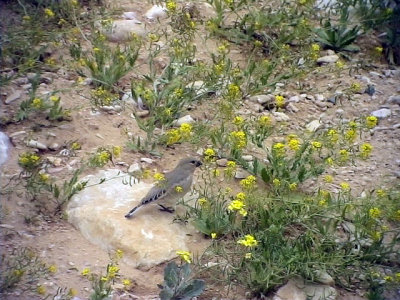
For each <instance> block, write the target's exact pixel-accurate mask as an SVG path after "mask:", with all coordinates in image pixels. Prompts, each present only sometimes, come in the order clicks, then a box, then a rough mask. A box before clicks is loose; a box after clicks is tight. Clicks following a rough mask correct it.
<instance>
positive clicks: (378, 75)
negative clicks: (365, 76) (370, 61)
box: [369, 71, 383, 78]
mask: <svg viewBox="0 0 400 300" xmlns="http://www.w3.org/2000/svg"><path fill="white" fill-rule="evenodd" d="M369 75H371V76H372V77H376V78H379V77H383V76H382V74H379V73H378V72H375V71H371V72H369Z"/></svg>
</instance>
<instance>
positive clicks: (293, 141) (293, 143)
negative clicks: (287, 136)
mask: <svg viewBox="0 0 400 300" xmlns="http://www.w3.org/2000/svg"><path fill="white" fill-rule="evenodd" d="M288 146H289V148H290V149H291V150H293V151H297V150H299V149H300V141H299V140H298V139H291V140H290V141H289V143H288Z"/></svg>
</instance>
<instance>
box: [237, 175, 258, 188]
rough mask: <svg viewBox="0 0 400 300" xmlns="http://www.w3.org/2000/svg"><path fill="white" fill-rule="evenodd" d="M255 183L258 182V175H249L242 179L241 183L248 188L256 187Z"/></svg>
mask: <svg viewBox="0 0 400 300" xmlns="http://www.w3.org/2000/svg"><path fill="white" fill-rule="evenodd" d="M255 184H256V177H255V176H253V175H249V176H247V177H246V178H245V179H242V180H240V185H241V186H242V187H243V188H244V189H247V190H250V189H252V188H254V186H255Z"/></svg>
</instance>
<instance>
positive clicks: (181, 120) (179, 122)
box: [172, 115, 195, 126]
mask: <svg viewBox="0 0 400 300" xmlns="http://www.w3.org/2000/svg"><path fill="white" fill-rule="evenodd" d="M194 122H195V120H194V119H193V118H192V116H191V115H186V116H183V117H181V118H179V119H178V120H175V121H174V122H173V123H172V124H173V125H175V126H181V125H182V124H183V123H188V124H192V123H194Z"/></svg>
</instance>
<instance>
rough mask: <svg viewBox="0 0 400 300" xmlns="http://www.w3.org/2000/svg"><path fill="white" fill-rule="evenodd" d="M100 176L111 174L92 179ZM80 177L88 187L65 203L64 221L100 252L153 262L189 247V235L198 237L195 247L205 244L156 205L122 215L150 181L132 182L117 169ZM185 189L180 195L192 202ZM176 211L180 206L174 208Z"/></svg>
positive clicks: (139, 262)
mask: <svg viewBox="0 0 400 300" xmlns="http://www.w3.org/2000/svg"><path fill="white" fill-rule="evenodd" d="M104 178H105V179H111V178H114V179H112V180H106V181H105V182H103V183H102V184H95V183H98V182H99V181H100V180H101V179H104ZM82 180H89V186H90V185H91V186H90V187H88V188H85V189H84V190H83V191H81V192H79V193H78V194H77V195H75V196H74V197H73V198H72V199H71V201H70V202H69V204H68V207H67V209H66V213H67V215H68V221H69V222H71V223H72V224H73V225H74V226H75V227H76V228H78V229H79V230H80V231H81V233H82V235H83V236H84V237H85V238H86V239H88V240H89V241H90V242H92V243H93V244H95V245H97V246H99V247H101V248H102V249H103V250H104V251H109V250H110V249H121V250H122V251H123V252H124V263H126V264H127V265H128V266H132V267H140V266H143V267H152V266H155V265H158V264H160V263H162V262H165V261H169V260H171V259H173V258H175V257H176V251H177V250H189V251H190V250H191V249H190V246H189V245H191V244H193V240H196V241H197V242H196V243H195V245H196V248H197V247H198V248H199V249H204V248H205V247H206V246H207V245H209V242H208V241H206V240H204V239H203V238H202V237H201V235H200V233H197V232H196V230H195V229H194V228H193V227H192V226H190V225H189V226H182V225H180V224H177V223H173V222H172V220H173V216H172V215H171V214H166V213H162V212H160V211H159V210H158V209H157V207H156V206H155V205H151V204H149V205H146V206H144V207H142V208H141V209H140V211H138V213H137V214H135V215H134V216H133V217H132V218H131V219H126V218H124V215H125V214H126V213H127V212H128V211H129V210H130V209H131V208H132V207H134V206H135V205H137V204H138V203H140V201H141V200H142V198H143V197H144V196H145V195H146V194H147V193H148V191H149V190H150V189H151V188H152V187H153V185H152V184H148V183H145V182H143V181H140V182H137V181H135V182H132V180H131V178H130V176H129V175H127V174H124V173H122V172H121V171H120V170H118V169H111V170H103V171H100V172H98V173H96V174H93V175H89V176H86V177H85V178H83V179H82ZM126 182H132V184H126ZM124 183H125V184H124ZM189 194H190V193H188V194H186V196H185V197H184V198H185V199H184V200H185V203H189V204H191V203H192V201H193V200H194V199H195V197H196V195H194V196H192V195H189ZM164 200H165V201H164ZM168 200H169V201H168ZM176 200H177V199H172V198H171V199H163V201H162V202H160V204H165V205H169V206H171V205H173V204H174V203H176ZM177 210H181V208H180V207H177ZM178 213H183V211H178Z"/></svg>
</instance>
